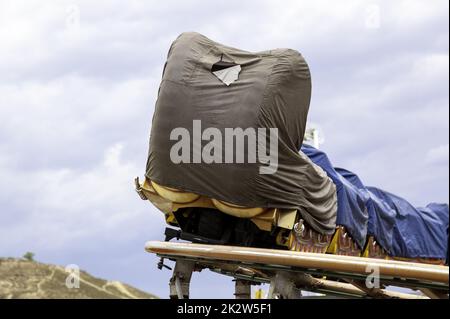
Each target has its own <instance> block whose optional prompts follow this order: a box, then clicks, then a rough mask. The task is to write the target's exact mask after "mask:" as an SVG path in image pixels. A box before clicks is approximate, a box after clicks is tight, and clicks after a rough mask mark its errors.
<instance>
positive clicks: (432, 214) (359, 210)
mask: <svg viewBox="0 0 450 319" xmlns="http://www.w3.org/2000/svg"><path fill="white" fill-rule="evenodd" d="M301 150H302V152H303V153H305V154H306V155H307V156H308V157H309V158H310V159H311V160H312V161H313V162H314V163H315V164H316V165H318V166H320V167H321V168H322V169H323V170H324V171H325V172H326V173H327V175H328V176H329V177H330V178H331V179H332V180H333V182H334V183H335V184H336V190H337V198H338V212H337V221H336V223H337V224H338V225H342V226H345V228H346V229H347V230H348V231H349V233H350V234H351V236H352V238H353V239H354V240H355V241H356V242H357V243H358V245H359V246H360V247H362V246H363V245H364V242H365V241H366V236H367V235H370V236H373V237H374V238H375V239H376V240H377V241H378V242H379V243H380V245H381V246H382V247H383V248H384V249H385V250H386V251H387V252H388V253H389V254H390V255H392V256H397V257H407V258H418V257H420V258H439V259H448V224H449V206H448V204H436V203H431V204H429V205H427V206H426V207H417V208H416V207H414V206H412V205H411V204H410V203H409V202H408V201H406V200H405V199H403V198H400V197H398V196H396V195H393V194H391V193H388V192H386V191H383V190H381V189H379V188H376V187H366V186H364V184H363V182H362V181H361V180H360V179H359V177H358V176H357V175H356V174H354V173H352V172H350V171H348V170H345V169H342V168H334V167H333V165H332V164H331V162H330V160H329V159H328V157H327V155H326V154H325V153H324V152H322V151H320V150H317V149H315V148H314V147H312V146H310V145H306V144H304V145H303V146H302V149H301Z"/></svg>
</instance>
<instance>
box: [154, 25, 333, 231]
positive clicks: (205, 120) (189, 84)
mask: <svg viewBox="0 0 450 319" xmlns="http://www.w3.org/2000/svg"><path fill="white" fill-rule="evenodd" d="M221 59H223V61H228V62H234V63H236V64H239V65H240V66H241V68H242V70H241V72H240V74H239V78H238V80H237V81H235V82H233V83H232V84H231V85H229V86H227V85H225V84H224V83H223V82H221V81H220V80H219V79H218V78H217V77H216V76H215V75H214V74H213V73H212V72H211V69H212V66H213V65H214V64H215V63H217V62H218V61H220V60H221ZM310 97H311V76H310V71H309V68H308V65H307V64H306V62H305V60H304V59H303V57H302V56H301V54H300V53H298V52H297V51H295V50H291V49H275V50H269V51H264V52H258V53H251V52H246V51H242V50H238V49H234V48H231V47H227V46H224V45H221V44H219V43H216V42H213V41H211V40H210V39H208V38H206V37H205V36H203V35H200V34H198V33H183V34H181V35H180V36H179V37H178V38H177V39H176V40H175V41H174V42H173V44H172V46H171V48H170V50H169V54H168V58H167V62H166V65H165V67H164V72H163V78H162V81H161V85H160V88H159V94H158V99H157V102H156V106H155V112H154V115H153V122H152V129H151V135H150V149H149V154H148V161H147V170H146V176H147V177H148V178H150V179H151V180H153V181H155V182H157V183H158V184H161V185H164V186H168V187H173V188H178V189H182V190H185V191H189V192H194V193H197V194H201V195H205V196H208V197H211V198H215V199H219V200H223V201H227V202H230V203H234V204H237V205H242V206H249V207H277V208H289V209H298V210H299V211H300V213H301V215H302V217H303V218H304V219H305V220H306V221H307V222H308V223H309V224H310V225H311V226H312V227H313V228H314V229H316V230H317V231H319V232H321V233H323V234H330V233H332V232H333V231H334V229H335V226H336V211H337V199H336V188H335V185H334V184H333V183H332V181H331V180H330V179H329V178H328V177H327V175H326V174H325V172H324V171H323V170H322V169H321V168H320V167H318V166H316V165H315V164H313V163H312V162H311V161H310V160H309V158H308V157H307V156H306V155H304V154H303V153H302V152H299V149H300V147H301V145H302V142H303V135H304V132H305V126H306V120H307V114H308V109H309V103H310ZM193 120H201V121H202V123H201V124H202V129H205V128H207V127H215V128H218V129H220V131H221V132H224V129H225V128H237V127H240V128H243V129H245V128H255V129H257V128H278V135H279V139H278V170H277V171H276V173H275V174H268V175H263V174H260V173H259V167H260V166H261V164H260V163H258V162H257V163H241V164H236V163H235V164H226V163H212V164H206V163H189V164H187V163H180V164H174V163H173V162H172V161H171V159H170V155H169V154H170V149H171V147H172V145H174V144H175V143H176V141H173V140H170V138H169V136H170V133H171V131H172V129H174V128H177V127H184V128H187V129H188V130H189V131H190V133H191V136H192V126H193V125H192V123H193ZM207 143H208V142H207V141H205V142H203V144H202V145H205V144H207ZM258 143H259V141H258ZM191 152H194V153H195V152H201V150H199V149H197V148H195V147H191ZM223 158H224V156H223Z"/></svg>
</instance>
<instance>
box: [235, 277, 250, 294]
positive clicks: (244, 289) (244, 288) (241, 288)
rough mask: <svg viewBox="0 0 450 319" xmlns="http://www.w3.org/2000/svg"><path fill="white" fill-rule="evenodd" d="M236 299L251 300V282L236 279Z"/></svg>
mask: <svg viewBox="0 0 450 319" xmlns="http://www.w3.org/2000/svg"><path fill="white" fill-rule="evenodd" d="M234 281H235V285H234V297H235V298H236V299H251V291H252V285H251V283H250V281H247V280H242V279H235V280H234Z"/></svg>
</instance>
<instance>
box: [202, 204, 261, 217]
mask: <svg viewBox="0 0 450 319" xmlns="http://www.w3.org/2000/svg"><path fill="white" fill-rule="evenodd" d="M211 201H212V202H213V204H214V206H216V207H217V209H218V210H220V211H222V212H224V213H225V214H228V215H231V216H235V217H239V218H252V217H255V216H257V215H259V214H261V213H263V212H264V211H265V210H266V209H265V208H261V207H254V208H249V207H244V206H238V205H234V204H231V203H227V202H224V201H220V200H217V199H211Z"/></svg>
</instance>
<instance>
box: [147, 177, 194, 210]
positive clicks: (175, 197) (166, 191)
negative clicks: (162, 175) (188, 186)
mask: <svg viewBox="0 0 450 319" xmlns="http://www.w3.org/2000/svg"><path fill="white" fill-rule="evenodd" d="M151 184H152V186H153V189H154V190H155V191H156V193H158V195H159V196H161V197H163V198H165V199H167V200H170V201H171V202H174V203H182V204H186V203H190V202H193V201H195V200H196V199H198V198H199V197H200V195H197V194H194V193H188V192H183V191H180V190H178V189H175V188H171V187H166V186H161V185H158V184H156V183H155V182H154V181H151Z"/></svg>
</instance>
